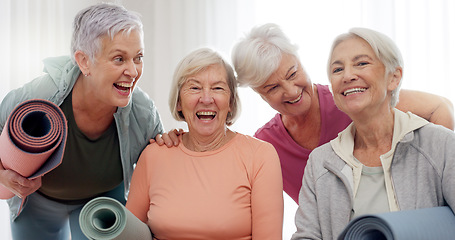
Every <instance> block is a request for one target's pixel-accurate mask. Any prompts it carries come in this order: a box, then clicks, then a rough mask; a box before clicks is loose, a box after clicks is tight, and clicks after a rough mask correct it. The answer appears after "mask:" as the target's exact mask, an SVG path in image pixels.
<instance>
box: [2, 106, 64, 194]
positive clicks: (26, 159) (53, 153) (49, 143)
mask: <svg viewBox="0 0 455 240" xmlns="http://www.w3.org/2000/svg"><path fill="white" fill-rule="evenodd" d="M67 132H68V129H67V122H66V118H65V115H64V113H63V112H62V110H61V109H60V108H59V107H58V106H57V105H55V104H54V103H52V102H50V101H47V100H43V99H32V100H27V101H24V102H22V103H21V104H19V105H18V106H17V107H16V108H15V109H14V110H13V111H12V112H11V114H10V115H9V117H8V120H7V122H6V124H5V126H4V127H3V130H2V133H1V135H0V159H1V162H2V165H3V167H4V168H5V169H11V170H13V171H15V172H17V173H19V174H20V175H22V176H23V177H26V178H28V179H34V178H37V177H40V176H43V175H44V174H46V173H48V172H49V171H51V170H52V169H54V168H56V167H57V166H58V165H60V163H61V162H62V158H63V153H64V150H65V145H66V136H67ZM11 197H14V193H12V192H11V191H9V190H8V189H7V188H6V187H4V186H3V185H1V184H0V199H9V198H11Z"/></svg>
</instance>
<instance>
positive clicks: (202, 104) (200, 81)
mask: <svg viewBox="0 0 455 240" xmlns="http://www.w3.org/2000/svg"><path fill="white" fill-rule="evenodd" d="M179 94H180V100H179V103H178V105H177V111H181V112H182V114H183V116H184V117H185V122H186V123H187V124H188V130H189V132H190V133H196V134H198V135H201V136H209V135H213V134H215V133H219V132H224V131H225V130H226V118H227V115H228V113H229V112H230V111H231V109H230V106H229V100H230V95H231V91H230V90H229V85H228V82H227V73H226V70H225V69H224V66H221V65H219V64H215V65H210V66H209V67H207V68H206V69H204V70H202V71H200V72H199V73H197V74H195V75H193V76H190V77H189V78H188V79H187V80H186V81H185V83H184V84H183V85H182V87H181V89H180V93H179Z"/></svg>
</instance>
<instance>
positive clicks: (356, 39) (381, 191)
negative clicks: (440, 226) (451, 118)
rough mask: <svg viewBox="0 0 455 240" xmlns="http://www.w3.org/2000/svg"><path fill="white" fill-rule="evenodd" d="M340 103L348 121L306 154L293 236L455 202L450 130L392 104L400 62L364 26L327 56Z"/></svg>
mask: <svg viewBox="0 0 455 240" xmlns="http://www.w3.org/2000/svg"><path fill="white" fill-rule="evenodd" d="M328 75H329V79H330V83H331V85H332V90H333V97H334V100H335V103H336V105H337V107H338V108H339V109H340V110H341V111H343V112H345V113H346V114H347V115H348V116H349V117H350V118H351V119H352V121H353V122H352V123H351V124H350V125H349V126H348V127H347V128H346V129H345V130H343V131H342V132H341V133H340V135H339V136H338V137H337V138H336V139H334V140H332V141H330V143H327V144H325V145H323V146H321V147H319V148H316V149H315V150H314V151H313V152H312V153H311V155H310V158H309V160H308V164H307V166H306V168H305V174H304V177H303V184H302V189H301V191H300V196H299V208H298V210H297V213H296V225H297V232H296V233H295V234H294V235H293V237H292V239H334V238H336V237H337V236H338V235H339V234H340V233H341V232H342V230H343V228H344V227H345V226H346V225H347V224H348V222H349V221H350V219H352V218H354V217H357V216H359V215H363V214H368V213H381V212H389V211H399V210H410V209H419V208H429V207H435V206H443V205H448V206H450V207H451V208H452V209H453V208H454V207H455V171H454V169H455V149H454V147H453V146H455V134H454V133H453V131H450V130H449V129H447V128H444V127H441V126H438V125H435V124H432V123H429V122H428V121H426V120H425V119H423V118H420V117H418V116H416V115H414V114H412V113H410V112H408V113H404V112H402V111H400V110H398V109H396V108H395V106H396V104H397V102H398V92H399V88H400V85H401V79H402V75H403V60H402V58H401V55H400V52H399V50H398V48H397V47H396V45H395V44H394V43H393V41H392V40H391V39H390V38H388V37H387V36H385V35H384V34H382V33H379V32H376V31H374V30H370V29H365V28H354V29H351V30H350V31H349V32H348V33H347V34H342V35H340V36H339V37H337V38H336V39H335V41H334V43H333V46H332V49H331V53H330V55H329V62H328Z"/></svg>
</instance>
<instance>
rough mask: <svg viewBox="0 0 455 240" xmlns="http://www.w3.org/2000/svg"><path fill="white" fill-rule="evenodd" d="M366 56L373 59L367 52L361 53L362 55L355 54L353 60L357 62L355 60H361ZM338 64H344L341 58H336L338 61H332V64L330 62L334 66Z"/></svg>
mask: <svg viewBox="0 0 455 240" xmlns="http://www.w3.org/2000/svg"><path fill="white" fill-rule="evenodd" d="M364 57H366V58H368V59H370V60H373V59H372V58H371V57H370V56H369V55H367V54H360V55H357V56H355V57H354V58H353V59H352V61H353V62H355V61H357V60H359V59H361V58H364ZM336 64H342V63H341V61H340V60H336V61H334V62H332V64H330V65H331V66H333V65H336Z"/></svg>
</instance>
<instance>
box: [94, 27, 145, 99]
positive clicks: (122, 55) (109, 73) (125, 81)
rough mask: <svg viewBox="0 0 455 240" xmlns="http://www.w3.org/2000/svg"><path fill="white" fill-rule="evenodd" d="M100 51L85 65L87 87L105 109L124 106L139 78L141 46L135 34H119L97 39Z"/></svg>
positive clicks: (141, 63)
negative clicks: (93, 59) (99, 41)
mask: <svg viewBox="0 0 455 240" xmlns="http://www.w3.org/2000/svg"><path fill="white" fill-rule="evenodd" d="M101 44H102V47H101V50H100V52H99V53H98V54H97V55H96V56H95V61H93V62H90V61H89V64H88V72H89V74H90V79H89V80H90V81H88V82H89V83H90V86H89V88H90V89H91V91H92V94H91V95H93V96H94V97H95V98H97V102H98V103H104V104H106V105H108V106H115V107H124V106H126V105H128V102H129V101H130V98H131V94H132V92H133V89H134V87H135V86H136V84H137V81H138V80H139V78H140V77H141V75H142V69H143V62H142V57H143V52H144V43H143V39H142V36H141V35H140V33H139V32H138V31H135V30H133V31H131V33H130V34H129V35H128V34H126V33H124V32H120V33H118V34H116V35H115V36H114V38H113V39H111V38H110V37H109V36H104V37H102V39H101Z"/></svg>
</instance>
